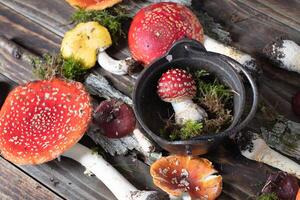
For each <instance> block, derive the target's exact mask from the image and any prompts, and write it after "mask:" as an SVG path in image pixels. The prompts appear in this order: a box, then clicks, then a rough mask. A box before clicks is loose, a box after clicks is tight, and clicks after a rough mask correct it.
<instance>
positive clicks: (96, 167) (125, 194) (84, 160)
mask: <svg viewBox="0 0 300 200" xmlns="http://www.w3.org/2000/svg"><path fill="white" fill-rule="evenodd" d="M63 156H65V157H68V158H71V159H73V160H75V161H77V162H79V163H80V164H81V165H83V166H84V167H86V168H87V170H88V171H91V172H92V173H93V174H95V176H97V178H99V179H100V180H101V181H102V182H103V183H104V184H105V185H106V187H107V188H108V189H109V190H110V191H111V192H112V193H113V194H114V195H115V197H116V198H117V199H119V200H159V199H160V197H159V195H158V193H157V192H156V191H140V190H138V189H136V188H135V187H134V186H133V185H132V184H131V183H130V182H129V181H128V180H127V179H125V178H124V177H123V176H122V175H121V174H120V173H119V172H118V171H117V170H116V169H115V168H114V167H112V166H111V165H110V164H109V163H108V162H106V161H105V160H104V159H103V158H102V156H100V155H98V154H95V153H93V152H92V150H91V149H89V148H87V147H85V146H83V145H81V144H79V143H77V144H75V145H74V146H73V147H72V148H71V149H70V150H68V151H67V152H65V153H64V154H63Z"/></svg>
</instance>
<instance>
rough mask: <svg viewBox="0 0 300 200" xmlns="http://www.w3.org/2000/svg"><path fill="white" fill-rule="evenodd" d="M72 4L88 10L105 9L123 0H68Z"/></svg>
mask: <svg viewBox="0 0 300 200" xmlns="http://www.w3.org/2000/svg"><path fill="white" fill-rule="evenodd" d="M66 1H67V2H68V3H69V4H70V5H71V6H73V7H76V8H77V7H79V8H84V9H86V10H103V9H105V8H109V7H112V6H113V5H115V4H117V3H120V2H121V1H122V0H66Z"/></svg>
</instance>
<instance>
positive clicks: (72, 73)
mask: <svg viewBox="0 0 300 200" xmlns="http://www.w3.org/2000/svg"><path fill="white" fill-rule="evenodd" d="M32 64H33V67H34V74H36V76H37V77H39V78H41V79H50V78H53V77H61V78H66V79H72V80H81V79H82V77H83V75H84V74H85V73H86V72H87V69H85V68H84V67H83V66H82V64H81V62H80V61H79V60H76V59H74V58H67V59H63V58H62V56H61V55H50V54H45V55H43V58H33V59H32Z"/></svg>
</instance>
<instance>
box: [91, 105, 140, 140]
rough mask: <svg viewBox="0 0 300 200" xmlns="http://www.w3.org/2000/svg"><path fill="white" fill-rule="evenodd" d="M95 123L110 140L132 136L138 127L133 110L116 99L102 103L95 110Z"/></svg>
mask: <svg viewBox="0 0 300 200" xmlns="http://www.w3.org/2000/svg"><path fill="white" fill-rule="evenodd" d="M94 122H95V124H96V125H98V126H99V128H100V129H101V130H102V133H103V134H104V135H105V136H106V137H109V138H121V137H124V136H126V135H128V134H131V133H132V132H133V130H134V128H135V125H136V119H135V115H134V112H133V110H132V108H131V107H130V106H129V105H127V104H125V103H124V102H121V101H118V100H116V99H110V100H105V101H102V102H101V103H100V104H99V106H98V107H97V108H96V110H95V115H94Z"/></svg>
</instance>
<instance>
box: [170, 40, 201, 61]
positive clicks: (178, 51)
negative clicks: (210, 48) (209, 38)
mask: <svg viewBox="0 0 300 200" xmlns="http://www.w3.org/2000/svg"><path fill="white" fill-rule="evenodd" d="M191 50H192V51H191ZM193 51H194V52H197V54H199V53H201V52H206V49H205V48H204V46H203V45H202V44H201V43H200V42H198V41H197V40H192V39H188V38H184V39H181V40H179V41H177V42H175V43H174V44H173V45H172V47H171V48H170V50H169V51H168V53H167V54H166V56H165V57H166V58H167V57H168V56H170V55H171V56H172V59H177V58H187V57H190V56H191V52H193Z"/></svg>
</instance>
